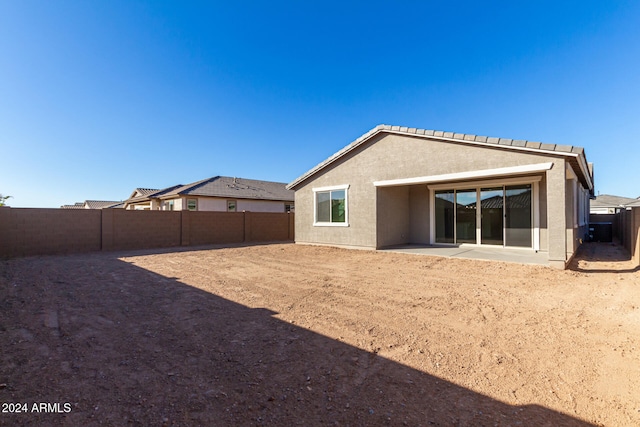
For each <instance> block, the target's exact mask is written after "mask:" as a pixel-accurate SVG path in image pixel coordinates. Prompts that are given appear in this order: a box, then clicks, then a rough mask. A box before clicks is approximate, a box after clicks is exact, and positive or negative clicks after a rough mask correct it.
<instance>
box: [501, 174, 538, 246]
mask: <svg viewBox="0 0 640 427" xmlns="http://www.w3.org/2000/svg"><path fill="white" fill-rule="evenodd" d="M504 200H505V208H504V230H505V239H504V240H505V242H504V244H505V246H518V247H525V248H530V247H531V184H527V185H512V186H507V187H505V197H504Z"/></svg>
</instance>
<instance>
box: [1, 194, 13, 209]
mask: <svg viewBox="0 0 640 427" xmlns="http://www.w3.org/2000/svg"><path fill="white" fill-rule="evenodd" d="M10 198H11V196H3V195H2V193H0V206H5V205H6V204H7V200H9V199H10Z"/></svg>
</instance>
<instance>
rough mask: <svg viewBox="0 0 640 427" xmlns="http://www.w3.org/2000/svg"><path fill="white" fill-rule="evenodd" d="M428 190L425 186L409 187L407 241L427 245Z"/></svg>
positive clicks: (428, 228)
mask: <svg viewBox="0 0 640 427" xmlns="http://www.w3.org/2000/svg"><path fill="white" fill-rule="evenodd" d="M429 200H430V199H429V190H428V188H427V186H426V185H412V186H410V187H409V241H408V242H407V243H418V244H423V245H424V244H428V243H429V241H430V240H429V232H430V227H429Z"/></svg>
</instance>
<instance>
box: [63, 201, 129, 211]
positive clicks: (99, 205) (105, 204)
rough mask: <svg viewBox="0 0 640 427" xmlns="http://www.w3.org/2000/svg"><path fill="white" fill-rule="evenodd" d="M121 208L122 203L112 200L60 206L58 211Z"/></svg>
mask: <svg viewBox="0 0 640 427" xmlns="http://www.w3.org/2000/svg"><path fill="white" fill-rule="evenodd" d="M122 207H124V202H118V201H113V200H85V201H84V202H78V203H75V204H73V205H62V206H60V209H107V208H122Z"/></svg>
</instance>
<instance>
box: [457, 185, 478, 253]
mask: <svg viewBox="0 0 640 427" xmlns="http://www.w3.org/2000/svg"><path fill="white" fill-rule="evenodd" d="M476 193H477V191H476V190H463V191H456V243H476V198H477V194H476Z"/></svg>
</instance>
